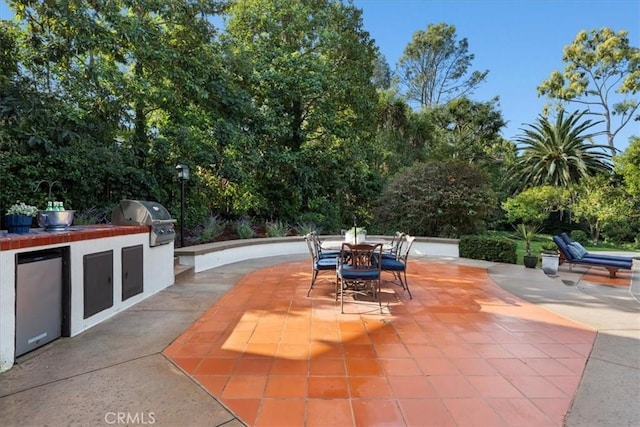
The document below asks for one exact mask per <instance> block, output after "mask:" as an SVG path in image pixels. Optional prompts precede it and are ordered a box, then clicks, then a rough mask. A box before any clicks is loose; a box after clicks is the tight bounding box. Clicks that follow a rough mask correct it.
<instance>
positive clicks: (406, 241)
mask: <svg viewBox="0 0 640 427" xmlns="http://www.w3.org/2000/svg"><path fill="white" fill-rule="evenodd" d="M414 240H416V238H415V236H409V235H408V234H405V235H404V236H403V239H402V244H401V245H400V248H399V249H398V260H399V261H402V262H403V263H405V265H406V264H407V258H409V252H411V245H413V242H414Z"/></svg>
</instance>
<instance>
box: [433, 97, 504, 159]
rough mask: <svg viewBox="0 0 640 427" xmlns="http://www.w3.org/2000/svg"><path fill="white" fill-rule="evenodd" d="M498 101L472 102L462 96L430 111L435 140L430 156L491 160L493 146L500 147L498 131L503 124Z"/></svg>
mask: <svg viewBox="0 0 640 427" xmlns="http://www.w3.org/2000/svg"><path fill="white" fill-rule="evenodd" d="M498 107H499V106H498V99H497V98H495V99H492V100H491V101H488V102H475V101H472V100H470V99H469V98H467V97H466V96H462V97H459V98H456V99H454V100H452V101H449V102H447V103H446V104H444V105H440V106H437V107H435V108H433V109H432V110H431V112H430V115H431V117H432V120H433V122H434V124H435V126H436V128H437V132H438V141H436V146H435V147H433V155H434V156H437V157H439V158H448V157H452V158H457V159H460V160H462V161H469V162H486V161H493V160H494V159H493V157H494V156H495V155H496V154H497V153H495V150H493V148H494V147H496V146H500V145H501V144H502V138H501V136H500V130H501V129H502V128H503V127H504V126H505V125H506V123H505V121H504V119H503V118H502V113H501V112H500V110H499V108H498Z"/></svg>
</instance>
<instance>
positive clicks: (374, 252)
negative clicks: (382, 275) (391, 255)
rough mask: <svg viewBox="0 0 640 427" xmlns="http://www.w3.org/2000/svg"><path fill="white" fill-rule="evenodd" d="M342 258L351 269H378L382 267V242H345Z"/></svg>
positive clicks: (341, 252) (341, 253)
mask: <svg viewBox="0 0 640 427" xmlns="http://www.w3.org/2000/svg"><path fill="white" fill-rule="evenodd" d="M340 259H342V260H344V261H343V262H344V265H347V266H349V268H350V269H351V270H369V271H371V270H378V271H380V269H381V268H382V243H376V244H363V243H359V244H353V243H346V242H345V243H343V244H342V250H341V251H340Z"/></svg>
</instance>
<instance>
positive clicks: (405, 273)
mask: <svg viewBox="0 0 640 427" xmlns="http://www.w3.org/2000/svg"><path fill="white" fill-rule="evenodd" d="M403 276H404V283H403V284H402V286H403V287H404V289H406V290H407V292H408V293H409V299H413V295H411V290H410V289H409V282H407V270H406V269H405V270H404V271H403Z"/></svg>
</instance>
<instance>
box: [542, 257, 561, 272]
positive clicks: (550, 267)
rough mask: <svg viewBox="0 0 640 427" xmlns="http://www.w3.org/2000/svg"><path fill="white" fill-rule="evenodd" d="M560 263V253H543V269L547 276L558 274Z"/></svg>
mask: <svg viewBox="0 0 640 427" xmlns="http://www.w3.org/2000/svg"><path fill="white" fill-rule="evenodd" d="M559 265H560V255H558V254H542V271H544V274H546V275H547V276H557V275H558V266H559Z"/></svg>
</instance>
